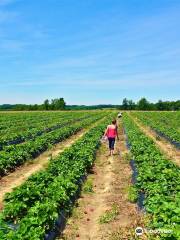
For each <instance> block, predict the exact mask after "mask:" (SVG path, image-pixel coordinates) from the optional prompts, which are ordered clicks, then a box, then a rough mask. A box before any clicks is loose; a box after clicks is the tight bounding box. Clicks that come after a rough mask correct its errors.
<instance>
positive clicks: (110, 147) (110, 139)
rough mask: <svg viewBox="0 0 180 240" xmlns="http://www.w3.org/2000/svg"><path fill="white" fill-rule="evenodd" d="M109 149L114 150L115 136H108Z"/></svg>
mask: <svg viewBox="0 0 180 240" xmlns="http://www.w3.org/2000/svg"><path fill="white" fill-rule="evenodd" d="M108 141H109V149H111V150H114V144H115V138H108Z"/></svg>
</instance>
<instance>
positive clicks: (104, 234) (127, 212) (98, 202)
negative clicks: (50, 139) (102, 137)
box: [59, 123, 146, 240]
mask: <svg viewBox="0 0 180 240" xmlns="http://www.w3.org/2000/svg"><path fill="white" fill-rule="evenodd" d="M119 137H120V140H119V141H118V142H117V143H116V147H115V155H113V156H110V157H107V155H108V148H107V146H106V145H107V144H102V145H101V147H100V149H99V150H98V152H97V157H96V161H95V164H94V167H93V169H92V173H91V174H90V175H89V176H88V178H87V181H86V182H85V184H84V187H83V190H82V195H81V197H80V199H79V200H78V201H77V204H76V205H77V206H76V207H75V208H74V210H73V214H72V216H71V217H70V219H69V220H68V222H67V226H66V228H65V230H64V232H63V235H62V236H61V237H59V239H66V240H74V239H80V240H102V239H103V240H106V239H107V240H113V239H124V240H134V239H135V228H136V227H137V226H143V216H142V215H141V213H140V212H138V210H137V205H136V204H134V203H131V202H130V201H129V200H128V190H129V187H130V186H131V176H132V172H131V168H130V165H129V161H128V160H127V154H128V150H127V148H126V144H125V135H124V133H123V129H122V124H121V123H120V124H119ZM86 188H87V189H90V191H89V192H87V190H86ZM85 190H86V191H85ZM141 239H146V238H145V236H144V238H143V237H142V238H141Z"/></svg>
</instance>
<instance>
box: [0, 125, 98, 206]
mask: <svg viewBox="0 0 180 240" xmlns="http://www.w3.org/2000/svg"><path fill="white" fill-rule="evenodd" d="M100 121H101V120H100ZM98 122H99V121H98ZM93 126H94V125H90V126H89V127H87V128H85V129H83V130H81V131H79V132H78V133H76V134H74V135H73V136H71V137H69V138H68V139H66V140H64V141H62V142H60V143H59V144H56V145H54V146H53V148H52V149H50V150H49V151H46V152H44V153H42V154H41V155H40V156H39V157H37V158H36V159H33V160H32V161H28V162H26V163H25V164H24V165H22V166H20V167H19V168H17V169H16V171H15V172H12V173H10V174H9V175H7V176H5V177H3V178H1V179H0V209H2V207H3V198H4V195H5V194H6V193H7V192H11V191H12V190H13V188H14V187H17V186H20V185H21V184H22V183H23V182H24V181H25V180H26V179H28V177H30V176H31V175H32V174H34V173H36V172H38V171H40V170H41V169H43V168H45V167H46V166H47V165H48V162H49V160H50V159H51V158H54V157H56V156H57V155H58V154H59V153H61V152H63V151H64V149H65V148H68V147H70V146H71V145H72V144H73V143H74V142H75V141H77V140H78V139H79V138H80V137H82V136H83V135H84V134H85V133H86V132H87V131H88V130H89V128H91V127H93Z"/></svg>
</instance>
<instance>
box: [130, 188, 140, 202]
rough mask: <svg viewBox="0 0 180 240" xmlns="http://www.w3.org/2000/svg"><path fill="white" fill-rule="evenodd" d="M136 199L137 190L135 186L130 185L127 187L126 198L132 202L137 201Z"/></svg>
mask: <svg viewBox="0 0 180 240" xmlns="http://www.w3.org/2000/svg"><path fill="white" fill-rule="evenodd" d="M137 199H138V191H137V188H136V187H135V186H130V187H129V189H128V200H129V201H130V202H132V203H135V202H137Z"/></svg>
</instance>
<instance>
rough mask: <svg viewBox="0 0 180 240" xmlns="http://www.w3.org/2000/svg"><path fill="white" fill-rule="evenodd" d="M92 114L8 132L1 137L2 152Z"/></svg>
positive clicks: (64, 118)
mask: <svg viewBox="0 0 180 240" xmlns="http://www.w3.org/2000/svg"><path fill="white" fill-rule="evenodd" d="M91 116H92V115H90V114H82V116H81V117H80V116H79V115H76V114H75V115H72V114H71V115H69V116H64V117H61V118H59V119H55V121H53V120H50V121H49V122H44V123H42V122H39V123H36V124H34V125H28V126H23V128H21V130H20V129H16V130H14V131H12V130H11V129H10V131H6V134H3V135H1V137H0V150H2V149H3V148H4V147H5V146H8V145H13V144H19V143H23V142H25V141H27V140H31V139H33V140H34V139H35V138H36V137H37V136H40V135H42V134H43V133H47V132H51V131H53V130H56V129H58V128H61V127H63V126H66V125H68V124H70V123H73V122H76V121H80V120H83V119H86V118H89V117H91Z"/></svg>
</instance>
